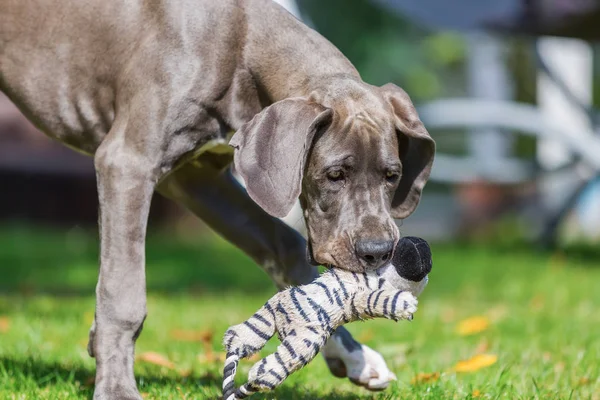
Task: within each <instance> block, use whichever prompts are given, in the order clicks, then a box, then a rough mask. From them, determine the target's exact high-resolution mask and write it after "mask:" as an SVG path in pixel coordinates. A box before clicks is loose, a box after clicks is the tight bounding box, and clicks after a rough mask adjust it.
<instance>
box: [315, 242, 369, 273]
mask: <svg viewBox="0 0 600 400" xmlns="http://www.w3.org/2000/svg"><path fill="white" fill-rule="evenodd" d="M315 247H316V246H315ZM306 258H307V260H308V262H309V263H310V264H312V265H315V266H318V265H323V266H325V267H326V268H339V269H344V270H348V271H353V272H365V268H364V267H363V265H362V264H361V263H360V261H359V260H358V258H357V257H356V255H355V253H354V252H353V251H352V246H351V244H350V243H349V242H348V241H347V240H336V241H331V242H329V243H326V244H324V245H323V246H321V247H316V251H315V250H314V247H313V243H312V241H311V240H310V239H309V240H308V241H307V246H306Z"/></svg>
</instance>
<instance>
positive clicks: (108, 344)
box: [0, 0, 435, 399]
mask: <svg viewBox="0 0 600 400" xmlns="http://www.w3.org/2000/svg"><path fill="white" fill-rule="evenodd" d="M0 9H1V12H0V89H2V91H3V92H5V93H6V94H7V95H8V96H9V97H10V98H11V100H12V101H13V102H14V103H15V104H16V105H17V106H18V107H19V108H20V110H21V111H22V112H23V113H24V114H25V115H26V116H27V117H28V118H29V119H30V120H31V121H32V122H34V123H35V124H36V125H37V127H39V128H40V129H41V130H43V131H44V132H46V133H47V134H48V135H50V136H51V137H53V138H55V139H56V140H58V141H60V142H62V143H64V144H65V145H67V146H69V147H71V148H73V149H75V150H77V151H80V152H83V153H85V154H88V155H90V156H93V157H94V165H95V169H96V178H97V185H98V196H99V202H100V211H99V214H100V215H99V224H100V273H99V278H98V285H97V289H96V313H95V321H94V323H93V325H92V328H91V330H90V340H89V346H88V350H89V352H90V355H92V356H94V357H95V358H96V387H95V392H94V397H95V398H96V399H139V398H140V395H139V393H138V390H137V388H136V383H135V378H134V375H133V362H134V347H135V341H136V338H137V337H138V336H139V334H140V332H141V330H142V325H143V322H144V319H145V318H146V285H145V236H146V225H147V217H148V210H149V206H150V201H151V198H152V195H153V192H154V191H158V192H159V193H161V194H162V195H164V196H166V197H168V198H171V199H173V200H175V201H176V202H178V203H180V204H182V205H183V206H185V207H186V208H188V209H189V210H191V212H193V213H194V214H196V215H197V216H198V217H200V218H201V219H203V220H204V221H205V222H206V223H208V225H210V226H211V227H212V228H213V229H214V230H215V231H216V232H218V233H219V234H221V235H222V236H224V237H225V238H227V239H228V240H229V241H231V242H232V243H233V244H235V245H236V246H238V247H239V248H240V249H242V250H243V251H245V252H246V253H247V254H248V255H249V256H250V257H252V258H253V259H254V260H255V261H256V262H257V263H258V264H259V265H261V266H262V267H263V268H264V269H265V270H266V271H267V273H268V274H269V275H270V276H271V277H272V279H273V280H274V281H275V283H276V284H277V285H278V286H279V287H283V286H285V285H290V284H301V283H306V282H309V281H310V280H312V279H313V278H314V277H315V276H316V273H317V270H316V268H315V267H314V266H312V265H310V264H314V263H320V264H326V265H330V266H338V267H340V268H346V269H349V270H352V271H365V270H367V269H375V268H377V267H379V266H380V265H382V264H383V263H385V262H386V261H387V260H388V259H389V258H390V257H391V255H392V253H393V251H394V246H395V243H396V242H397V241H398V238H399V232H398V228H397V225H396V224H395V222H394V218H400V219H401V218H405V217H407V216H408V215H410V214H411V213H412V212H413V211H414V209H415V208H416V206H417V203H418V201H419V198H420V196H421V191H422V189H423V186H424V185H425V183H426V181H427V179H428V177H429V173H430V170H431V165H432V162H433V155H434V150H435V145H434V142H433V140H432V139H431V137H430V136H429V134H428V133H427V131H426V130H425V128H424V127H423V124H422V123H421V121H420V120H419V118H418V116H417V113H416V111H415V109H414V107H413V105H412V103H411V101H410V98H409V97H408V95H407V94H406V93H405V92H404V91H403V90H402V89H400V88H398V87H397V86H395V85H392V84H388V85H384V86H382V87H376V86H372V85H369V84H366V83H364V82H363V81H362V80H361V78H360V76H359V74H358V72H357V71H356V69H355V68H354V67H353V66H352V64H351V63H350V62H349V61H348V60H347V59H346V58H345V57H344V56H343V55H342V54H341V52H340V51H339V50H338V49H336V48H335V47H334V46H333V45H332V44H331V43H329V42H328V41H327V40H326V39H324V38H323V37H322V36H320V35H319V34H318V33H316V32H315V31H313V30H311V29H309V28H308V27H306V26H305V25H303V24H302V23H301V22H300V21H298V20H297V19H295V18H294V17H293V16H291V15H290V14H288V13H287V12H286V11H285V10H284V9H283V8H281V7H280V6H278V5H277V4H275V3H273V2H271V1H269V0H219V1H211V0H168V1H167V0H153V1H142V0H129V1H116V0H64V1H61V2H56V1H52V0H0ZM231 132H235V134H234V135H233V137H232V138H231V141H230V145H231V146H232V147H233V149H234V151H233V152H229V153H228V152H226V151H222V149H223V147H224V146H223V145H220V144H226V143H227V140H229V138H230V133H231ZM225 147H226V146H225ZM232 153H233V154H232ZM232 161H233V162H234V166H235V169H236V171H237V172H238V173H239V174H240V176H241V177H242V178H243V179H244V182H245V184H246V189H244V188H243V187H241V186H240V185H239V184H238V183H237V181H236V180H235V179H234V178H233V177H232V174H231V172H230V168H228V165H229V164H230V163H231V162H232ZM298 198H299V199H300V204H301V206H302V209H303V215H304V219H305V222H306V225H307V234H308V241H305V240H304V239H303V238H302V237H301V236H300V235H299V234H298V233H297V232H295V231H294V230H292V229H291V228H289V227H288V226H287V225H285V224H284V223H283V222H281V221H280V220H279V219H278V218H277V217H282V216H285V215H286V214H287V213H288V212H289V210H290V209H291V208H292V206H293V204H294V203H295V202H296V201H297V199H298ZM307 255H308V257H307ZM307 259H308V260H307ZM323 355H324V357H325V359H326V361H327V363H328V366H329V368H330V370H331V371H332V373H333V374H334V375H336V376H340V377H348V378H350V379H351V380H352V381H353V382H354V383H356V384H359V385H362V386H365V387H367V388H369V389H382V388H384V387H385V386H386V385H383V386H381V385H377V386H373V385H371V384H370V383H371V382H373V381H381V378H382V377H385V376H386V374H389V373H390V372H389V370H388V369H387V367H386V365H385V362H384V361H383V359H382V358H381V356H380V355H379V354H378V353H376V352H375V351H373V350H371V349H370V348H368V347H367V346H364V345H361V344H359V343H357V342H356V341H355V340H354V339H353V338H352V337H351V336H350V334H349V333H348V332H347V331H345V330H343V329H340V330H338V331H337V332H336V333H335V334H334V335H333V336H332V338H331V339H330V340H329V342H328V344H327V345H326V346H325V348H324V349H323Z"/></svg>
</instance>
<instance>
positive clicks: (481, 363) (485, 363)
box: [452, 354, 498, 372]
mask: <svg viewBox="0 0 600 400" xmlns="http://www.w3.org/2000/svg"><path fill="white" fill-rule="evenodd" d="M496 361H498V356H497V355H495V354H477V355H476V356H474V357H471V358H469V359H468V360H463V361H459V362H457V363H456V365H455V366H454V367H453V368H452V371H454V372H475V371H479V370H480V369H482V368H486V367H489V366H490V365H494V364H495V363H496Z"/></svg>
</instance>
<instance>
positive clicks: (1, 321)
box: [0, 317, 10, 333]
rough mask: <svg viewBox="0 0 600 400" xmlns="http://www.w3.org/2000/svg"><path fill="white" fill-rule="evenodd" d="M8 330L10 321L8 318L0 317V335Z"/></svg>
mask: <svg viewBox="0 0 600 400" xmlns="http://www.w3.org/2000/svg"><path fill="white" fill-rule="evenodd" d="M9 329H10V319H9V318H8V317H0V333H6V332H8V330H9Z"/></svg>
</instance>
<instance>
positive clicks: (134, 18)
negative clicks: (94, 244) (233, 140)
mask: <svg viewBox="0 0 600 400" xmlns="http://www.w3.org/2000/svg"><path fill="white" fill-rule="evenodd" d="M253 3H259V4H254V5H255V7H249V6H248V5H249V4H250V2H247V1H236V0H219V1H213V0H175V1H173V0H171V1H163V0H156V1H139V0H132V1H115V0H86V1H78V0H65V1H61V2H58V3H57V2H55V1H52V0H0V9H2V13H0V89H1V90H2V91H3V92H5V93H6V94H7V95H8V96H9V97H10V98H11V100H12V101H13V102H15V103H16V104H17V106H18V107H19V108H20V109H21V111H23V112H24V113H25V114H26V115H27V116H28V118H29V119H30V120H32V122H34V123H35V124H36V125H37V126H38V127H39V128H40V129H42V130H43V131H45V132H46V133H47V134H49V135H51V136H53V137H55V138H56V139H58V140H60V141H62V142H64V143H65V144H67V145H69V146H70V147H73V148H75V149H77V150H79V151H82V152H84V153H87V154H93V153H94V151H95V149H96V148H97V147H98V145H99V144H100V142H101V141H102V139H103V137H104V136H105V135H106V134H107V132H108V131H109V130H110V127H111V125H112V123H113V121H114V118H115V114H116V112H117V111H118V110H117V109H116V108H117V107H118V105H119V104H127V103H128V101H127V100H126V99H127V98H129V97H133V96H136V94H137V92H138V91H139V88H142V87H143V88H147V87H149V86H155V87H157V88H159V90H158V91H159V92H160V94H158V95H157V96H156V97H159V98H157V99H149V101H170V102H173V101H177V97H180V98H185V97H187V98H191V99H193V100H194V101H198V102H201V103H202V104H208V105H209V106H212V104H211V103H213V102H214V103H215V104H214V108H215V109H218V108H219V107H218V105H217V104H216V102H218V101H220V100H221V98H223V97H225V95H226V93H227V92H228V91H229V90H230V88H231V87H234V89H237V90H239V91H240V92H243V93H244V95H245V96H246V97H248V96H247V94H248V92H251V91H252V90H254V91H255V90H256V89H255V88H254V87H252V88H251V89H252V90H248V88H245V87H243V86H244V85H247V86H253V85H254V83H253V82H252V83H249V82H250V81H251V80H252V79H253V78H254V77H242V78H239V77H234V75H235V74H236V72H237V71H238V70H239V69H240V65H243V67H244V68H247V67H250V65H247V64H251V63H252V61H251V60H244V52H247V51H248V48H250V47H252V48H253V49H252V51H251V52H252V53H253V54H259V53H261V52H262V53H263V54H264V57H261V60H263V61H264V58H265V57H266V58H270V59H271V61H272V62H276V58H278V57H281V56H282V54H278V50H271V53H272V54H271V53H269V50H267V49H268V47H269V46H270V44H272V43H273V42H274V41H278V40H279V41H281V40H282V39H284V38H282V37H281V36H282V34H281V33H278V34H276V33H275V32H276V29H277V28H279V27H281V25H282V24H284V25H285V24H290V25H294V27H295V28H299V29H302V30H303V31H304V30H306V31H307V32H309V34H308V36H307V40H309V41H310V39H311V35H318V34H316V33H315V32H313V31H311V30H310V29H308V28H305V27H303V26H302V25H301V24H300V23H299V22H298V21H297V20H296V19H295V18H293V17H292V16H291V15H289V14H288V13H287V12H286V11H285V10H283V9H282V8H281V7H280V6H278V5H277V4H275V3H273V2H272V1H270V0H253ZM258 18H260V19H261V20H262V21H261V23H260V24H256V23H252V21H249V20H253V19H258ZM269 25H271V26H272V28H273V29H270V28H269ZM252 26H260V28H261V32H256V31H254V32H249V31H250V30H252V29H253V28H252ZM265 27H266V29H265ZM310 32H312V33H310ZM249 35H253V39H252V40H247V39H248V36H249ZM277 35H279V36H280V37H279V38H278V37H277ZM284 35H285V34H283V36H284ZM296 44H297V45H298V46H299V47H301V46H302V43H296ZM332 47H333V46H332ZM257 48H260V51H257ZM266 53H269V54H266ZM287 56H290V55H289V54H288V55H287ZM255 67H256V74H257V75H260V74H261V72H262V71H260V68H261V67H263V65H262V63H260V64H259V63H257V64H256V65H255ZM263 68H264V67H263ZM272 70H276V69H271V71H272ZM234 78H236V79H234ZM238 78H239V79H238ZM243 100H244V101H246V100H247V99H243ZM248 101H250V102H253V103H255V104H249V106H247V107H243V110H244V115H241V116H239V117H238V118H232V119H239V121H237V120H234V121H231V123H230V124H229V125H233V126H231V127H233V128H236V127H237V126H236V125H239V124H241V123H243V122H246V120H248V119H250V118H251V117H252V116H254V114H256V113H257V112H259V111H260V109H261V108H262V107H263V106H264V105H265V104H261V102H260V101H259V100H258V98H256V99H254V98H251V99H249V100H248ZM119 111H123V110H119ZM224 114H226V113H224ZM228 122H229V121H228Z"/></svg>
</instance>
